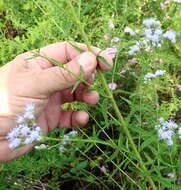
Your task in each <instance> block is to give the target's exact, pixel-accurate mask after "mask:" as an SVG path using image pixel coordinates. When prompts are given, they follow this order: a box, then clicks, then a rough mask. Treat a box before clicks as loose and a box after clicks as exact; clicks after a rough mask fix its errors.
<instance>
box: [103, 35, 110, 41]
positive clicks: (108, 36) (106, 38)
mask: <svg viewBox="0 0 181 190" xmlns="http://www.w3.org/2000/svg"><path fill="white" fill-rule="evenodd" d="M110 39H111V34H110V33H106V34H104V40H106V41H107V40H110Z"/></svg>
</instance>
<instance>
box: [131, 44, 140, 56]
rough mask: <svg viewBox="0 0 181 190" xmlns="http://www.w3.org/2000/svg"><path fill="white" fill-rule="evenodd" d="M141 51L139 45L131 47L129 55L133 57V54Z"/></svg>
mask: <svg viewBox="0 0 181 190" xmlns="http://www.w3.org/2000/svg"><path fill="white" fill-rule="evenodd" d="M139 50H140V48H139V46H138V45H133V46H131V47H130V50H129V51H128V54H129V55H133V54H135V52H137V51H139Z"/></svg>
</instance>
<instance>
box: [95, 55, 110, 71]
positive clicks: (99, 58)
mask: <svg viewBox="0 0 181 190" xmlns="http://www.w3.org/2000/svg"><path fill="white" fill-rule="evenodd" d="M97 59H98V60H99V61H100V62H101V63H103V64H104V65H105V66H107V67H109V68H112V65H110V64H109V63H108V62H107V61H106V59H105V58H104V57H102V56H99V55H98V56H97Z"/></svg>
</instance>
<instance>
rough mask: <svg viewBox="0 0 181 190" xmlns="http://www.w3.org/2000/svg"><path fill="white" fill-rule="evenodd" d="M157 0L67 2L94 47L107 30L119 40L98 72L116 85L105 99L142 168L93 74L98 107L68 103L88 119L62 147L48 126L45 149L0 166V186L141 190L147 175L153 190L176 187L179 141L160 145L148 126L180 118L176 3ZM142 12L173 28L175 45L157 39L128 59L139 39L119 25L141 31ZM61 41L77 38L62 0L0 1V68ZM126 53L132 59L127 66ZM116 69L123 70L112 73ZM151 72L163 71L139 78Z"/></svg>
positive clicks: (59, 131)
mask: <svg viewBox="0 0 181 190" xmlns="http://www.w3.org/2000/svg"><path fill="white" fill-rule="evenodd" d="M161 2H162V3H163V2H164V1H161V0H158V1H148V0H144V1H138V0H122V1H120V0H113V1H107V0H92V1H86V0H77V1H74V2H73V5H74V9H75V10H76V14H77V19H80V21H81V23H82V25H83V26H84V29H85V33H86V36H87V38H88V39H89V40H90V43H91V45H94V46H98V47H100V48H102V49H105V48H108V47H111V46H112V45H114V44H115V43H111V42H110V41H109V40H108V41H106V40H105V39H104V37H103V36H104V35H105V34H106V33H108V32H109V33H111V35H112V37H120V38H121V41H120V42H119V43H116V45H117V47H118V49H119V51H118V53H117V55H116V58H115V59H114V67H113V69H112V70H111V71H109V72H106V73H105V72H104V76H105V78H106V81H107V82H106V83H110V82H115V83H117V84H118V88H117V89H116V90H114V91H112V93H113V97H114V99H115V101H116V104H117V105H118V107H119V109H120V111H121V113H122V116H123V118H124V121H125V125H126V127H127V129H128V130H129V132H130V134H131V138H132V139H133V141H134V143H135V144H136V147H137V150H138V152H139V154H140V155H141V158H142V160H143V163H144V165H145V167H146V168H147V171H143V169H142V167H141V165H140V160H139V159H138V157H137V155H136V154H135V151H133V149H132V146H131V144H130V141H129V138H128V136H127V135H125V133H124V130H123V128H122V127H120V123H119V121H118V118H117V116H116V114H115V111H114V109H113V108H114V107H112V106H110V103H111V102H110V99H109V97H108V94H107V91H106V90H105V89H104V88H102V82H101V81H102V80H101V78H100V75H99V76H98V77H97V78H96V80H95V82H94V84H93V86H94V88H95V89H96V90H97V91H98V92H99V93H100V95H101V100H100V102H99V104H98V105H97V106H95V107H93V106H88V105H84V104H81V103H73V104H72V105H71V106H72V107H73V109H84V110H87V111H88V113H89V115H90V122H89V124H88V125H87V126H86V127H84V128H77V129H76V130H77V131H78V137H76V138H75V139H72V140H71V143H70V144H69V145H68V146H67V149H66V151H65V152H64V153H61V152H59V151H58V146H59V144H60V142H61V139H62V134H63V133H64V132H67V131H66V130H65V129H56V130H54V131H52V132H51V133H50V134H49V137H48V138H47V139H48V140H47V141H46V144H47V145H48V148H47V149H45V150H41V151H40V150H32V151H31V152H29V153H28V154H26V155H24V156H22V157H20V158H18V159H16V160H14V161H11V162H9V163H6V164H1V165H0V190H1V189H2V190H4V189H11V190H21V189H22V190H38V189H42V190H43V189H47V190H48V189H52V190H58V189H62V190H63V189H66V190H69V189H70V190H71V189H72V190H79V189H80V190H90V189H93V190H107V189H113V190H118V189H124V190H137V189H139V190H147V189H150V188H151V187H150V183H148V182H147V177H148V176H149V177H150V178H151V179H152V180H153V181H154V183H155V184H156V188H157V189H158V190H170V189H171V190H179V189H180V188H181V185H179V184H177V182H178V178H179V177H181V155H180V151H181V145H180V140H178V138H177V139H176V138H175V139H174V145H173V146H168V145H167V144H166V142H165V141H161V140H160V139H159V137H158V135H157V131H156V129H155V127H154V126H155V125H156V124H157V123H158V122H157V119H158V118H160V117H164V118H165V120H168V119H169V118H170V117H171V118H172V119H173V120H174V121H176V123H177V124H178V125H180V121H181V113H180V112H181V103H180V102H181V98H180V97H181V96H180V95H181V92H180V91H179V90H178V89H177V88H176V85H180V82H181V81H180V79H181V78H180V74H181V61H180V58H181V49H180V46H181V41H180V38H181V37H180V33H179V31H180V28H181V24H180V16H181V11H180V10H181V9H180V8H181V7H180V3H174V2H173V1H172V3H171V4H170V5H168V7H167V8H166V9H164V10H162V9H161V7H160V3H161ZM168 15H169V16H170V17H171V19H170V20H169V19H168V18H167V16H168ZM150 17H154V18H157V19H158V20H160V22H161V27H162V29H163V30H164V31H167V30H169V29H173V30H175V31H176V32H177V42H176V43H175V44H171V43H169V42H168V41H167V40H165V41H164V44H163V45H162V47H161V48H154V49H153V50H152V51H148V52H146V51H140V52H138V53H137V54H135V55H134V56H129V55H128V51H129V47H130V46H131V45H133V44H134V43H135V42H136V41H137V40H140V38H142V36H141V35H140V34H138V35H136V36H130V35H128V34H125V33H124V28H125V27H126V26H129V27H131V28H133V29H139V30H140V31H141V30H142V29H143V24H142V21H143V19H145V18H150ZM109 19H111V20H112V21H113V22H114V24H115V28H114V29H110V28H109V27H108V21H109ZM45 34H46V35H45ZM68 40H71V41H77V42H84V40H85V39H84V38H83V37H82V35H81V32H80V29H79V28H77V25H76V23H75V20H74V19H73V18H72V12H71V9H70V7H69V4H68V0H44V1H41V0H31V1H30V0H21V1H19V0H13V1H12V0H0V47H1V48H0V55H1V56H0V64H1V65H4V64H6V63H7V62H8V61H11V60H12V59H14V58H15V56H17V55H18V54H20V53H23V52H25V51H28V50H32V49H37V48H40V47H42V46H45V45H47V44H50V43H54V42H57V41H68ZM133 57H134V58H136V59H137V62H136V63H128V59H131V58H133ZM160 60H161V62H163V63H162V64H160ZM122 69H127V70H128V71H127V72H126V73H124V74H122V75H120V74H117V72H119V71H121V70H122ZM158 69H161V70H166V74H165V75H163V76H161V77H158V78H155V79H153V80H151V81H150V82H148V83H144V76H145V75H146V74H147V73H148V72H152V73H154V72H155V71H156V70H158ZM65 107H66V106H65ZM145 122H147V123H146V125H145ZM121 126H122V125H121ZM102 166H104V167H105V168H107V171H106V172H103V171H102V170H101V167H102ZM168 173H174V178H168V177H167V174H168Z"/></svg>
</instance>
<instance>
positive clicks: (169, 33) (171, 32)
mask: <svg viewBox="0 0 181 190" xmlns="http://www.w3.org/2000/svg"><path fill="white" fill-rule="evenodd" d="M163 37H164V38H166V39H168V40H170V41H171V42H172V43H176V32H175V31H174V30H168V31H167V32H165V33H164V34H163Z"/></svg>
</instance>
